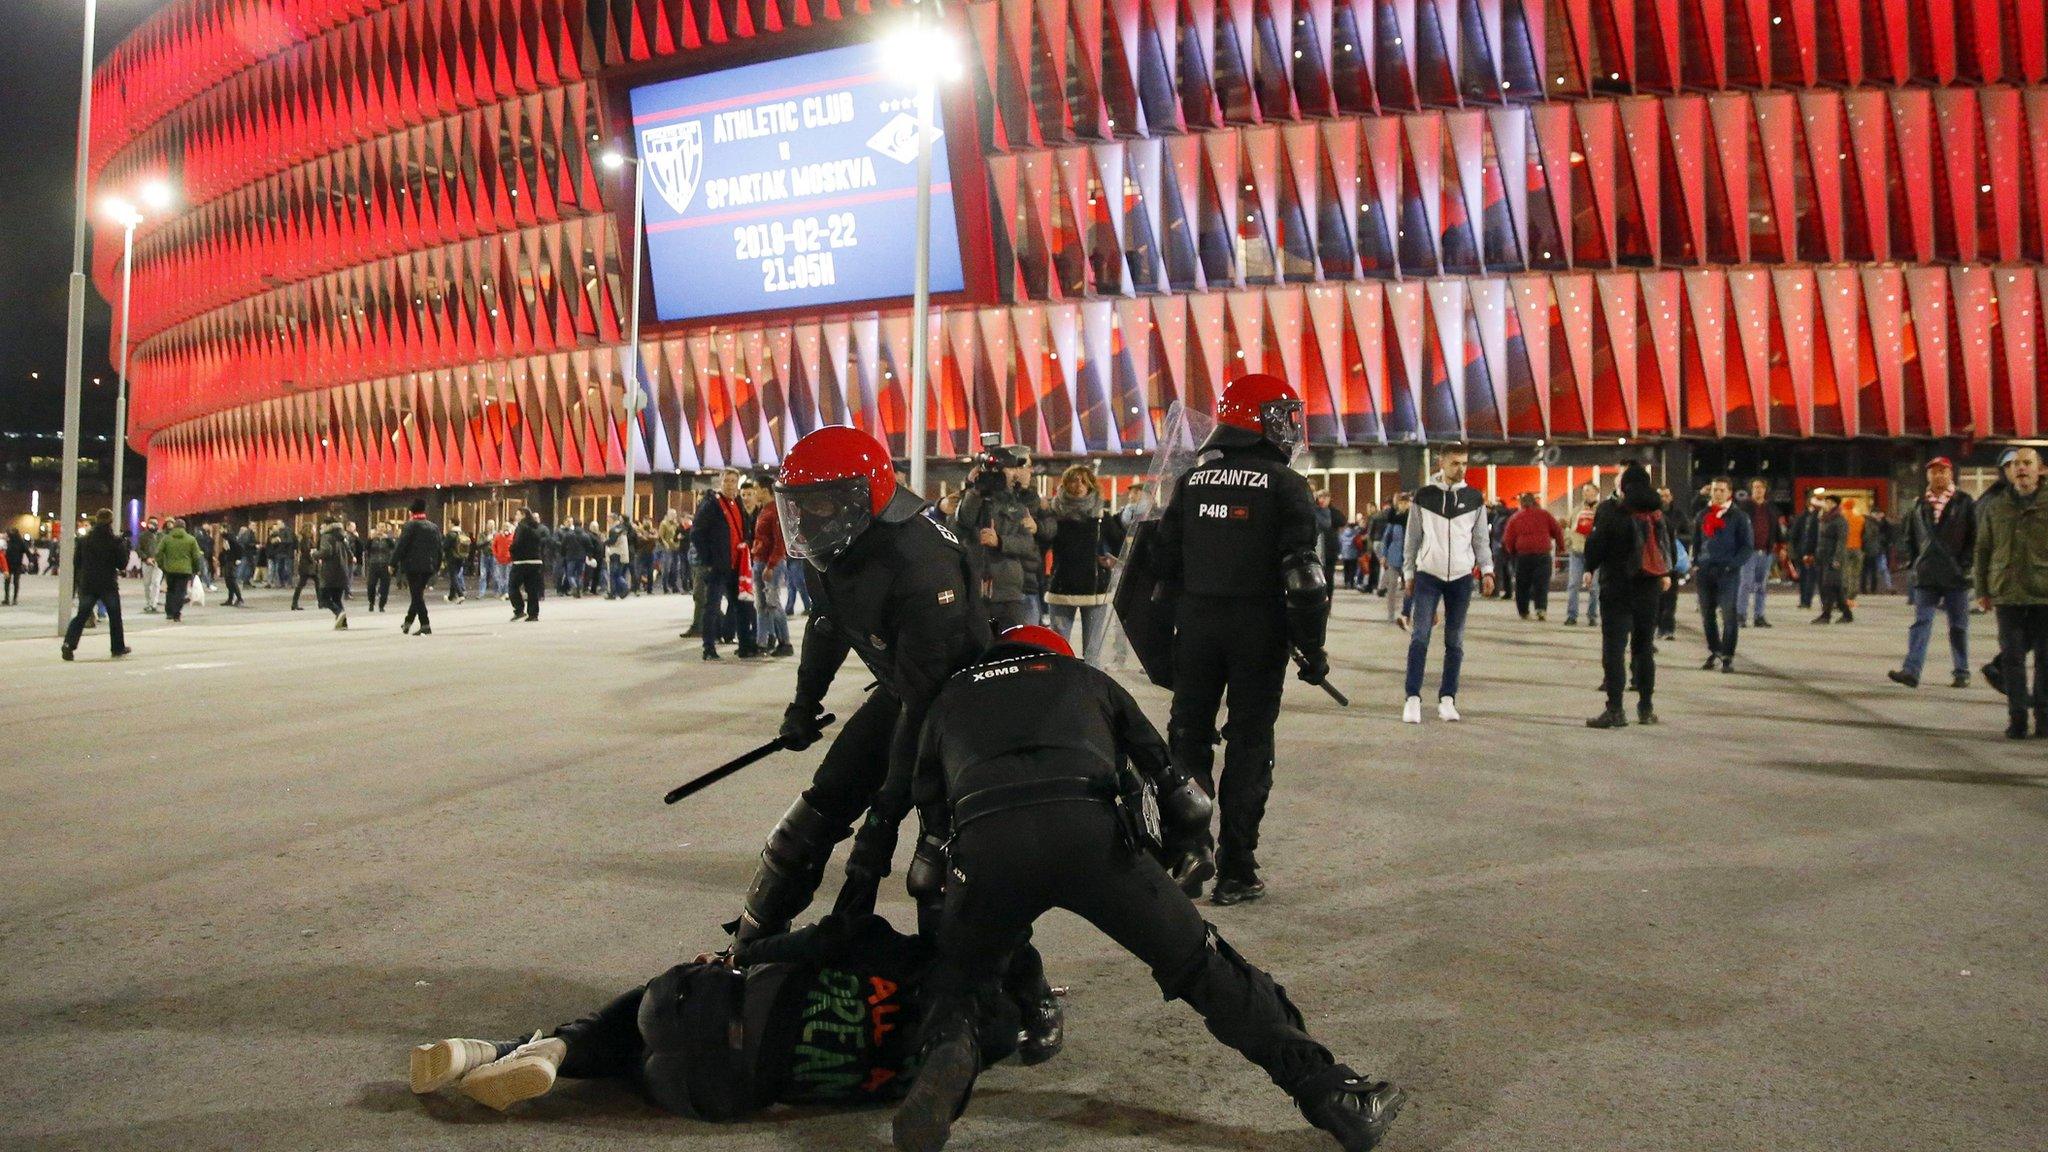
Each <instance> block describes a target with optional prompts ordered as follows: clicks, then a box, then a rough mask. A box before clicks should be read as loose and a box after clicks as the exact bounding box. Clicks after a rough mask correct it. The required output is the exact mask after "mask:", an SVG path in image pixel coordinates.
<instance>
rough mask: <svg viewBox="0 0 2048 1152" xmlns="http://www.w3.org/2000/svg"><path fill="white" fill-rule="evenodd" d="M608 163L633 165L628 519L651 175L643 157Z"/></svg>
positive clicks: (610, 157) (611, 155)
mask: <svg viewBox="0 0 2048 1152" xmlns="http://www.w3.org/2000/svg"><path fill="white" fill-rule="evenodd" d="M602 159H603V163H604V166H605V167H606V168H608V169H610V170H612V171H614V172H616V171H618V170H619V169H621V168H625V167H629V166H630V167H631V168H632V169H633V227H632V237H633V293H632V300H633V302H632V304H631V306H630V313H631V314H630V316H629V317H628V318H627V321H626V347H627V353H626V431H627V435H628V439H627V441H626V493H625V496H626V522H627V523H629V524H630V523H632V521H633V518H634V517H633V445H634V444H636V443H638V442H639V437H640V409H641V407H642V406H643V404H644V403H645V401H644V400H643V398H642V397H641V395H640V261H641V259H642V256H641V249H642V248H643V247H644V244H643V241H644V240H645V239H646V223H645V221H644V219H643V217H642V209H643V208H645V206H646V204H645V197H646V195H647V178H646V176H645V175H643V172H642V168H641V165H640V161H639V160H638V159H637V158H635V157H631V156H627V155H626V154H625V153H623V152H607V153H605V154H604V156H603V158H602Z"/></svg>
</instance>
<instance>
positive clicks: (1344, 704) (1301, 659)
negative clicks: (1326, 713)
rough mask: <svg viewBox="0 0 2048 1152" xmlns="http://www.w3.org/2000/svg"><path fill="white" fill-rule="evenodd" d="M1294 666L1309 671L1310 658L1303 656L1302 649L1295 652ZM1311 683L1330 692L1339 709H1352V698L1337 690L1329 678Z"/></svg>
mask: <svg viewBox="0 0 2048 1152" xmlns="http://www.w3.org/2000/svg"><path fill="white" fill-rule="evenodd" d="M1294 666H1295V667H1296V668H1299V669H1301V670H1302V671H1304V672H1306V671H1308V657H1306V656H1303V655H1302V654H1301V649H1299V648H1296V649H1295V650H1294ZM1309 683H1311V684H1313V685H1315V686H1316V687H1318V688H1321V689H1322V690H1323V691H1325V692H1328V693H1329V694H1330V699H1332V700H1335V701H1336V702H1337V705H1338V707H1341V708H1349V707H1351V697H1349V696H1346V695H1345V694H1344V693H1342V692H1339V691H1338V690H1337V686H1336V685H1335V684H1332V683H1330V678H1329V677H1327V676H1325V677H1323V678H1322V679H1320V680H1311V681H1309Z"/></svg>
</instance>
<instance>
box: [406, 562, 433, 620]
mask: <svg viewBox="0 0 2048 1152" xmlns="http://www.w3.org/2000/svg"><path fill="white" fill-rule="evenodd" d="M433 585H434V574H433V573H432V572H407V573H406V574H405V590H406V592H408V593H409V594H411V596H412V603H410V604H407V605H406V606H405V622H406V623H407V624H410V623H412V622H413V621H415V620H417V621H419V622H420V627H422V628H431V627H433V624H432V623H431V622H430V621H429V620H428V619H427V589H428V588H431V587H433Z"/></svg>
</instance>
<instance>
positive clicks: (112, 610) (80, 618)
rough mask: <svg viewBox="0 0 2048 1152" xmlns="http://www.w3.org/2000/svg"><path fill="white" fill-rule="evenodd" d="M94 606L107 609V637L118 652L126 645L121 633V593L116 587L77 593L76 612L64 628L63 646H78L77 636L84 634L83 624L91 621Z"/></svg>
mask: <svg viewBox="0 0 2048 1152" xmlns="http://www.w3.org/2000/svg"><path fill="white" fill-rule="evenodd" d="M95 607H101V608H105V609H106V610H107V639H108V640H109V641H111V642H112V643H113V650H114V651H116V652H119V651H120V650H121V649H123V648H126V647H127V646H128V645H127V644H126V643H124V642H123V640H122V635H121V593H120V591H119V590H118V589H116V590H115V591H111V592H80V593H79V594H78V613H77V614H76V615H74V616H73V617H71V623H70V625H69V626H68V627H66V628H65V629H64V646H65V647H66V648H76V647H78V638H79V637H80V636H82V635H84V634H85V626H86V625H87V624H89V623H91V622H92V616H93V609H94V608H95Z"/></svg>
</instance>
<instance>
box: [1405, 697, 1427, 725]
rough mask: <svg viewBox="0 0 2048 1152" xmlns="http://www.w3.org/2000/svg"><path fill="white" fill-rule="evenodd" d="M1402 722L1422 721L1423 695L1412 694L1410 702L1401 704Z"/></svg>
mask: <svg viewBox="0 0 2048 1152" xmlns="http://www.w3.org/2000/svg"><path fill="white" fill-rule="evenodd" d="M1401 723H1403V724H1420V723H1422V697H1420V696H1410V697H1409V698H1408V702H1407V703H1406V704H1403V705H1401Z"/></svg>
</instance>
